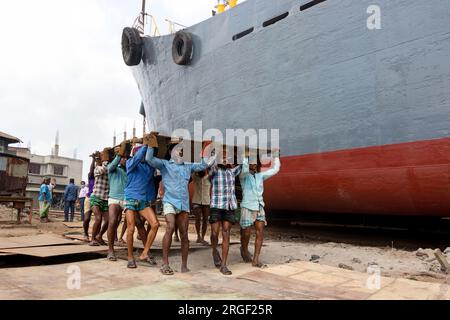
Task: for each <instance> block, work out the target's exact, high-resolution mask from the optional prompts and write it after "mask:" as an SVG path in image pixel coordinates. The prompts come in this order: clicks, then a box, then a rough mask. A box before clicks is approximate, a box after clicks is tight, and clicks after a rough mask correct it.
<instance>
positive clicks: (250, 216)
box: [239, 207, 267, 229]
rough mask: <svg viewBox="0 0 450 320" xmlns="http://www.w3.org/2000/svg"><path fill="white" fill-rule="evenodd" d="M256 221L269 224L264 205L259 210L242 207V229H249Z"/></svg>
mask: <svg viewBox="0 0 450 320" xmlns="http://www.w3.org/2000/svg"><path fill="white" fill-rule="evenodd" d="M256 221H261V222H264V223H265V225H266V226H267V221H266V212H265V211H264V207H260V208H259V211H254V210H250V209H247V208H241V221H240V222H239V223H240V225H241V228H242V229H247V228H249V227H251V226H253V225H254V224H255V222H256Z"/></svg>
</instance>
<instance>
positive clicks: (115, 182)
mask: <svg viewBox="0 0 450 320" xmlns="http://www.w3.org/2000/svg"><path fill="white" fill-rule="evenodd" d="M120 159H121V157H120V156H116V157H115V158H114V160H113V161H112V162H111V163H110V164H109V165H108V179H109V197H110V198H112V199H116V200H123V199H124V198H125V187H126V185H127V181H128V178H127V172H126V171H125V169H124V168H122V167H121V166H119V163H120Z"/></svg>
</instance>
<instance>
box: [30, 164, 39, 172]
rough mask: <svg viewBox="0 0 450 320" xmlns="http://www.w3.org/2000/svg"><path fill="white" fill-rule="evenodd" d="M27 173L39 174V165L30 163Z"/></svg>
mask: <svg viewBox="0 0 450 320" xmlns="http://www.w3.org/2000/svg"><path fill="white" fill-rule="evenodd" d="M28 172H29V173H32V174H41V165H40V164H37V163H30V166H29V167H28Z"/></svg>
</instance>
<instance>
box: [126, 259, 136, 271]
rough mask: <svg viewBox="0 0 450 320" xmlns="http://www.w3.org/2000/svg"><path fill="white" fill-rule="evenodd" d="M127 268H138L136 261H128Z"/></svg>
mask: <svg viewBox="0 0 450 320" xmlns="http://www.w3.org/2000/svg"><path fill="white" fill-rule="evenodd" d="M127 268H129V269H136V268H137V265H136V261H135V260H134V259H133V260H128V263H127Z"/></svg>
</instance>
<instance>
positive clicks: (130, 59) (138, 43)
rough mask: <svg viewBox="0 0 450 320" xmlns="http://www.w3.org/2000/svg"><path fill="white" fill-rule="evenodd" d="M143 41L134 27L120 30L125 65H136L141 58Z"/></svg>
mask: <svg viewBox="0 0 450 320" xmlns="http://www.w3.org/2000/svg"><path fill="white" fill-rule="evenodd" d="M142 46H143V41H142V38H141V35H140V34H139V31H138V30H137V29H135V28H129V27H127V28H124V29H123V32H122V56H123V61H124V62H125V64H126V65H127V66H137V65H138V64H139V63H141V60H142Z"/></svg>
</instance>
